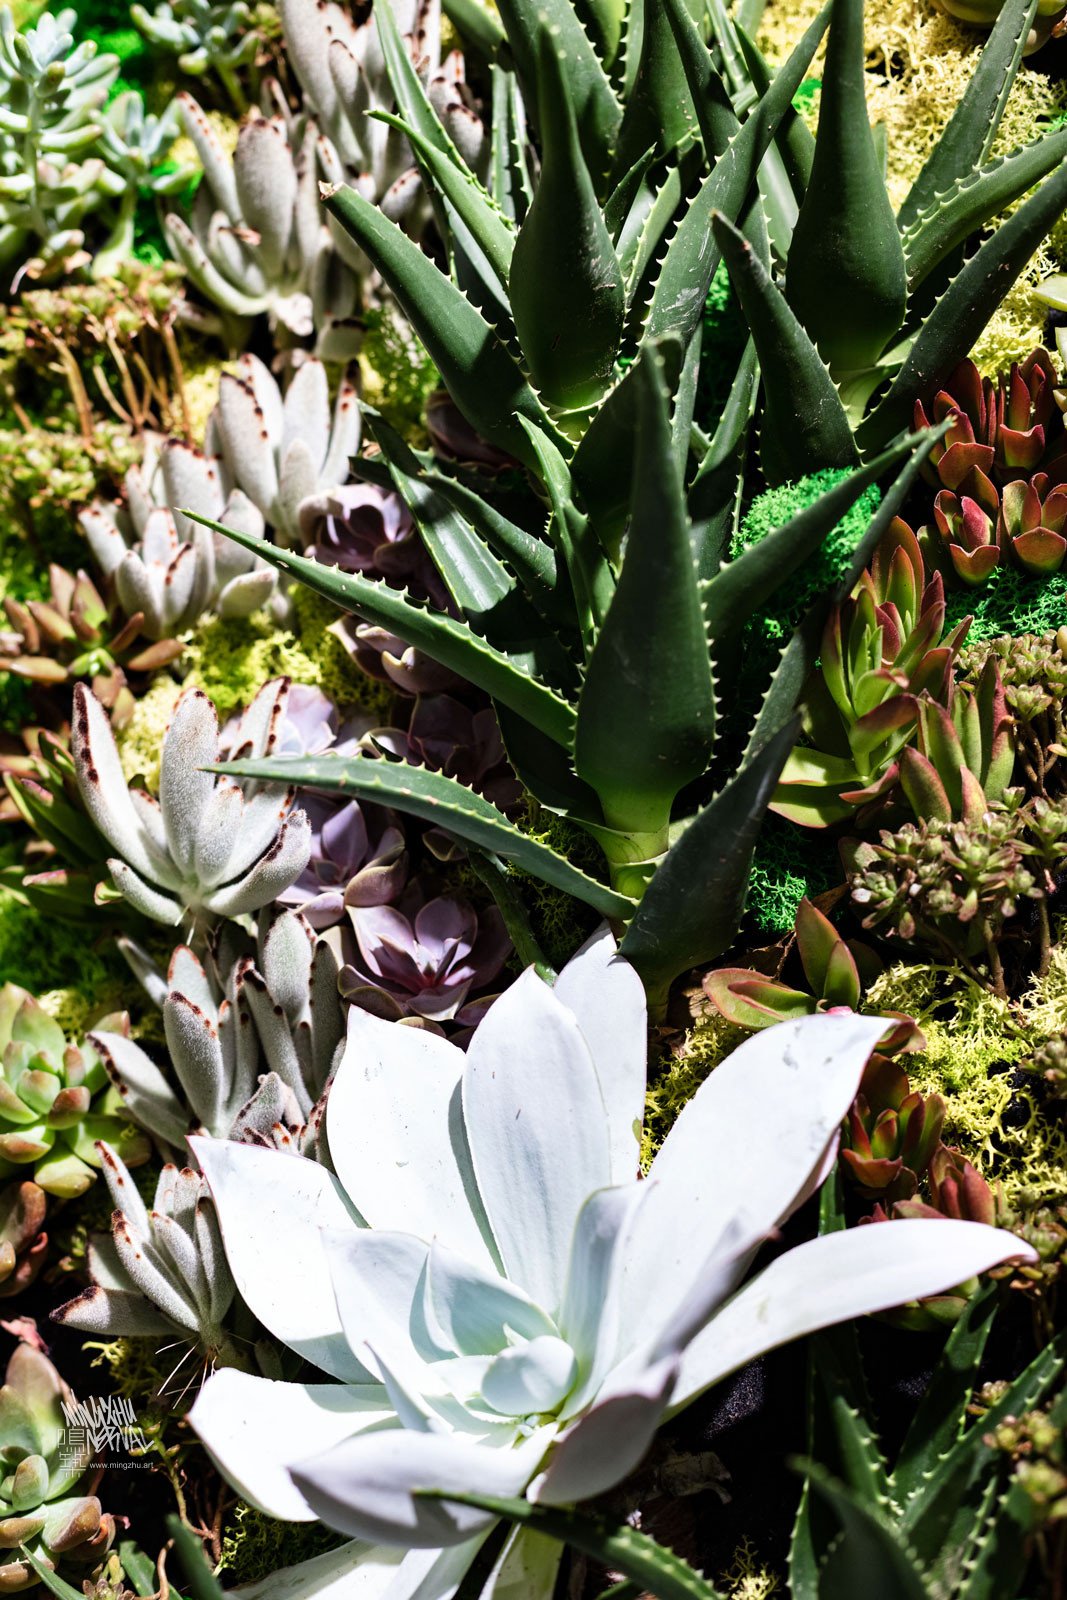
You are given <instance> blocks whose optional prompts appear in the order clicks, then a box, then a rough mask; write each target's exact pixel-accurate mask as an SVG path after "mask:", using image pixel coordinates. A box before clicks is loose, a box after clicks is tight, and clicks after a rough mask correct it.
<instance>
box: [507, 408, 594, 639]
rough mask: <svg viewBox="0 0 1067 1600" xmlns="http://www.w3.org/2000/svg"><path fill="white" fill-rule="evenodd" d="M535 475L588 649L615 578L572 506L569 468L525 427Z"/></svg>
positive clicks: (581, 516) (546, 439) (538, 433)
mask: <svg viewBox="0 0 1067 1600" xmlns="http://www.w3.org/2000/svg"><path fill="white" fill-rule="evenodd" d="M528 432H529V437H530V445H531V448H532V449H533V451H534V454H535V456H536V457H537V465H538V475H539V476H540V478H541V481H542V483H543V484H544V485H545V488H546V489H547V490H548V498H549V504H550V505H551V507H552V521H551V527H552V532H553V537H554V539H555V543H556V548H557V550H558V551H559V552H560V554H561V555H562V557H563V561H564V564H565V566H566V568H567V574H568V576H569V578H570V582H571V591H572V593H573V595H574V604H575V610H576V617H577V622H578V631H579V633H580V635H581V638H582V643H583V644H584V646H585V648H586V649H587V650H588V649H589V647H590V646H591V644H592V641H593V639H594V637H595V635H596V631H597V629H598V628H599V626H600V624H601V622H602V621H603V619H604V617H605V615H606V614H607V610H608V606H609V605H610V603H611V596H612V593H613V592H614V588H615V579H614V576H613V574H612V572H611V568H610V567H609V566H608V563H607V561H606V560H605V559H604V552H603V550H602V548H601V546H600V544H599V541H598V540H597V537H596V533H595V532H594V529H593V526H592V523H591V522H590V520H589V518H588V517H587V516H585V514H584V513H583V512H582V511H581V510H580V509H579V508H578V506H576V505H575V503H574V490H573V486H572V482H571V474H570V469H569V468H568V466H567V463H566V462H565V461H564V459H563V457H562V456H561V455H560V453H559V451H558V450H557V449H556V447H555V445H554V444H553V443H552V440H551V439H550V438H549V437H548V435H547V434H546V433H544V432H543V431H542V430H541V429H540V428H533V427H529V428H528Z"/></svg>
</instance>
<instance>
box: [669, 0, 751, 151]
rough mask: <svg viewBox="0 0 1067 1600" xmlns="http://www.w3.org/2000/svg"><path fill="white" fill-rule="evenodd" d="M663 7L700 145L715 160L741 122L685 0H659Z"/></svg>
mask: <svg viewBox="0 0 1067 1600" xmlns="http://www.w3.org/2000/svg"><path fill="white" fill-rule="evenodd" d="M663 11H664V14H665V15H666V19H667V22H668V24H669V26H670V30H671V32H672V33H673V35H674V45H675V49H676V50H677V52H678V59H679V61H680V63H681V67H682V70H683V72H684V73H685V77H686V82H687V83H688V85H689V99H690V102H691V104H692V107H693V112H694V114H695V116H696V120H697V126H698V127H699V129H700V137H701V139H702V140H703V142H704V149H705V151H706V152H707V155H708V158H709V161H710V160H715V159H717V158H718V157H719V156H721V155H722V153H723V151H724V150H725V149H726V147H727V145H728V144H729V143H730V140H731V139H732V138H733V137H734V135H735V134H736V133H737V131H738V129H739V128H740V126H741V124H740V123H739V122H738V119H737V113H736V112H735V111H734V108H733V106H732V105H731V103H730V96H729V94H728V93H727V91H726V85H725V84H724V83H723V81H722V79H721V78H720V77H719V74H718V72H716V70H715V63H714V62H713V61H712V59H711V51H710V50H709V49H708V47H707V45H706V44H705V43H704V39H703V36H702V34H701V32H700V29H699V28H698V27H697V25H696V22H695V21H694V20H693V16H692V13H691V11H690V9H689V7H688V6H687V5H686V3H685V0H663Z"/></svg>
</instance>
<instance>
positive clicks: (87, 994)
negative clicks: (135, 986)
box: [0, 885, 130, 1036]
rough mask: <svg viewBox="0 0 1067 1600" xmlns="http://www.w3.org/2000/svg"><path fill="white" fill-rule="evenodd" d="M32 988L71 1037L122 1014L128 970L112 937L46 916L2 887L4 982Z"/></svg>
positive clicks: (0, 978)
mask: <svg viewBox="0 0 1067 1600" xmlns="http://www.w3.org/2000/svg"><path fill="white" fill-rule="evenodd" d="M8 982H11V983H18V984H21V985H22V987H23V988H24V989H29V990H30V992H31V993H32V994H35V995H36V996H37V998H38V999H39V1000H40V1002H41V1004H42V1005H43V1006H44V1007H45V1009H46V1010H47V1011H48V1012H50V1014H51V1015H52V1016H54V1017H55V1019H56V1021H57V1022H58V1023H59V1024H60V1026H61V1027H62V1028H63V1029H64V1030H65V1031H66V1032H67V1033H68V1034H70V1035H71V1036H73V1035H74V1034H78V1033H82V1032H84V1031H85V1029H86V1028H87V1027H91V1026H92V1024H93V1023H94V1022H96V1021H97V1020H98V1019H99V1018H100V1017H101V1016H103V1015H105V1014H106V1013H107V1012H108V1011H114V1010H119V1009H121V1008H122V1006H123V1005H124V1004H125V1003H127V1001H128V996H129V993H130V983H129V969H128V968H127V966H126V963H125V962H124V961H123V959H122V957H121V956H120V955H119V954H118V952H117V951H116V950H115V948H114V945H113V944H112V942H111V940H110V938H109V937H108V936H107V935H105V934H101V933H99V932H98V931H97V930H96V929H94V928H92V927H87V926H86V925H85V924H81V923H71V922H60V921H59V920H58V919H57V918H55V917H42V916H40V915H39V913H38V912H36V911H35V910H34V909H33V907H32V906H30V905H27V903H26V901H25V900H24V899H23V897H22V895H21V894H20V893H19V892H18V891H17V890H15V889H11V888H8V887H6V886H3V885H0V983H8Z"/></svg>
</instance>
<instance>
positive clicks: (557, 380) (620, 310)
mask: <svg viewBox="0 0 1067 1600" xmlns="http://www.w3.org/2000/svg"><path fill="white" fill-rule="evenodd" d="M537 60H538V86H539V90H540V112H541V175H540V178H539V181H538V184H537V188H536V190H535V191H534V198H533V204H532V205H531V206H530V209H529V211H528V212H527V213H526V218H525V220H524V222H523V224H522V227H521V228H520V229H519V234H518V238H517V239H516V240H515V249H514V253H513V255H512V259H511V273H510V291H511V307H512V314H513V316H514V318H515V327H516V329H517V330H518V335H519V342H520V343H521V345H522V349H523V353H524V355H525V357H526V361H527V365H528V367H529V370H530V374H531V377H532V378H533V382H534V386H535V388H536V389H537V390H538V391H539V393H540V394H542V395H543V396H544V398H545V400H546V401H547V402H548V403H549V404H550V405H552V406H555V407H558V408H560V409H565V410H574V409H579V408H581V407H583V406H587V405H590V404H591V403H592V402H593V401H595V400H597V399H598V398H599V397H600V395H601V394H602V393H603V392H604V390H605V388H606V387H607V385H608V383H609V382H610V380H611V373H612V368H613V367H614V364H615V357H616V355H617V353H618V349H619V344H620V341H621V339H622V326H623V316H624V313H625V294H624V290H623V281H622V269H621V268H620V266H619V262H618V259H617V257H616V255H615V247H614V245H613V244H612V242H611V236H610V234H609V233H608V228H607V224H606V222H605V221H604V216H603V213H602V212H601V209H600V206H599V204H598V203H597V197H596V192H595V189H594V185H593V180H592V178H591V177H590V174H589V169H588V167H587V165H586V162H585V158H584V156H583V154H582V147H581V143H580V141H579V136H578V125H577V121H576V114H575V106H574V101H573V81H572V80H571V77H570V65H571V64H570V62H569V61H568V60H567V59H566V58H565V57H563V56H562V55H561V53H560V50H559V46H558V44H557V42H556V40H555V39H554V38H553V36H552V35H551V34H550V33H549V32H548V30H547V29H543V30H542V33H541V37H540V39H539V41H538V56H537Z"/></svg>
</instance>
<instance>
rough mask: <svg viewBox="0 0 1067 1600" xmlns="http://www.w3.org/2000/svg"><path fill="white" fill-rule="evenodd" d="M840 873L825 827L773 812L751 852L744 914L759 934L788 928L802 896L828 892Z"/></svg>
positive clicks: (792, 921) (835, 854) (794, 918)
mask: <svg viewBox="0 0 1067 1600" xmlns="http://www.w3.org/2000/svg"><path fill="white" fill-rule="evenodd" d="M842 877H843V872H842V868H841V863H840V860H839V859H838V855H837V846H836V842H835V841H834V840H833V839H829V838H827V836H826V834H825V833H823V832H822V830H821V829H817V828H799V827H796V826H795V825H794V824H793V823H790V822H783V821H782V820H781V818H780V817H776V816H774V815H773V813H772V814H770V815H768V817H767V819H766V821H765V822H764V824H763V827H762V829H761V830H760V836H759V839H758V841H757V844H756V850H755V854H754V855H753V857H752V871H751V873H750V874H749V880H748V899H747V901H746V903H745V912H746V916H747V918H748V919H749V920H750V921H751V922H754V923H755V925H756V927H757V928H758V929H759V931H760V933H765V934H781V933H790V932H791V931H792V928H793V923H794V922H795V921H796V915H797V907H798V906H799V904H800V902H801V900H803V898H804V896H805V895H807V896H808V897H809V899H810V898H811V896H812V895H817V894H825V893H826V891H827V890H828V889H832V888H833V887H834V885H835V884H838V883H840V882H841V880H842Z"/></svg>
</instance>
